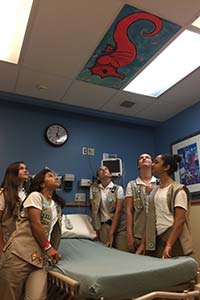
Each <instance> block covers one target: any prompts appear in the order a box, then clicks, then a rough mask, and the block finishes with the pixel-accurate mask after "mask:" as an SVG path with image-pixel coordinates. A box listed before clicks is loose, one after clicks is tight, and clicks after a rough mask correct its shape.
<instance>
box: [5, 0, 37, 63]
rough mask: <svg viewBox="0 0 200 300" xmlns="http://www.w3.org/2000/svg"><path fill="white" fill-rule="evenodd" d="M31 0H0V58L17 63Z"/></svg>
mask: <svg viewBox="0 0 200 300" xmlns="http://www.w3.org/2000/svg"><path fill="white" fill-rule="evenodd" d="M32 3H33V0H0V8H1V9H0V37H1V47H0V60H4V61H7V62H11V63H14V64H17V63H18V60H19V56H20V51H21V48H22V43H23V40H24V35H25V31H26V26H27V23H28V18H29V15H30V11H31V7H32Z"/></svg>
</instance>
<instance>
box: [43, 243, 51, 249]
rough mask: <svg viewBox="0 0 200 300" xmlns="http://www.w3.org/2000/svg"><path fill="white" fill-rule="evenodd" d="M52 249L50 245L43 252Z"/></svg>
mask: <svg viewBox="0 0 200 300" xmlns="http://www.w3.org/2000/svg"><path fill="white" fill-rule="evenodd" d="M51 248H52V246H51V244H50V243H49V245H48V246H47V247H45V248H43V250H44V251H47V250H49V249H51Z"/></svg>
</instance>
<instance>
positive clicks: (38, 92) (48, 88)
mask: <svg viewBox="0 0 200 300" xmlns="http://www.w3.org/2000/svg"><path fill="white" fill-rule="evenodd" d="M70 84H71V80H67V79H66V78H63V77H58V76H51V75H48V74H46V73H41V72H40V73H39V72H35V71H32V70H30V69H27V68H22V70H21V72H20V75H19V78H18V82H17V87H16V93H18V94H22V95H26V96H31V97H35V98H42V99H48V100H53V101H60V99H61V97H63V95H64V93H65V91H66V89H67V88H68V86H69V85H70Z"/></svg>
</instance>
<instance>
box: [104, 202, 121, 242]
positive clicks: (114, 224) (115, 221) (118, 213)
mask: <svg viewBox="0 0 200 300" xmlns="http://www.w3.org/2000/svg"><path fill="white" fill-rule="evenodd" d="M122 208H123V200H122V199H118V200H117V203H116V207H115V213H114V215H113V218H112V225H111V227H110V231H109V241H108V242H107V243H106V246H107V247H112V244H113V240H114V233H115V231H116V228H117V225H118V223H119V219H120V217H121V214H122Z"/></svg>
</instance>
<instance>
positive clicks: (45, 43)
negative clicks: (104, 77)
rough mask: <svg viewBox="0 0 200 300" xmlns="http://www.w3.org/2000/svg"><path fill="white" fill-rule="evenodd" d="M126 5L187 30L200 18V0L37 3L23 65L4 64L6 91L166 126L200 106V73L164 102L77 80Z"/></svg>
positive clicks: (1, 86) (0, 78)
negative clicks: (192, 108) (193, 107)
mask: <svg viewBox="0 0 200 300" xmlns="http://www.w3.org/2000/svg"><path fill="white" fill-rule="evenodd" d="M124 4H129V5H132V6H135V7H137V8H140V9H142V10H145V11H147V12H150V13H153V14H155V15H157V16H160V17H163V18H165V19H167V20H170V21H173V22H175V23H177V24H179V25H181V26H182V27H183V28H190V24H191V23H192V22H193V21H194V19H195V18H196V17H197V16H199V15H200V0H142V1H141V0H130V1H123V0H57V1H55V0H34V4H33V8H32V12H31V17H30V21H29V24H28V28H27V32H26V36H25V41H24V44H23V48H22V53H21V56H20V61H19V64H18V65H14V64H10V63H6V62H2V61H1V62H0V70H1V72H0V91H1V92H3V93H4V92H6V93H8V94H9V93H10V94H12V95H13V94H17V95H22V96H25V97H27V101H29V97H31V98H34V99H35V102H36V103H37V101H38V104H39V102H40V101H41V100H40V99H45V100H48V101H49V103H52V102H55V103H62V104H63V105H64V104H65V105H66V107H67V106H68V105H70V106H71V105H73V106H75V107H76V106H77V107H79V108H83V109H85V108H87V109H91V111H93V110H94V111H97V112H100V113H105V112H106V113H112V114H116V118H118V117H119V118H120V116H124V117H128V118H129V119H130V118H133V119H134V118H141V119H145V120H150V121H160V122H163V121H166V120H167V119H169V118H170V117H173V116H175V115H176V114H177V113H179V112H181V111H183V110H184V109H186V108H188V107H190V106H192V105H193V104H195V103H197V102H199V101H200V68H198V69H197V70H195V71H194V72H193V73H192V74H191V75H189V76H187V78H185V79H183V80H182V81H181V82H179V83H178V84H176V85H175V86H174V87H172V88H171V89H170V90H169V91H167V92H166V93H164V94H163V95H161V96H160V97H159V98H158V99H156V98H151V97H147V96H141V95H137V94H132V93H128V92H124V91H121V90H115V89H113V88H107V87H103V86H99V85H95V84H90V83H86V82H83V81H79V80H77V79H76V78H77V76H78V74H79V73H80V71H81V70H82V68H83V67H84V66H85V64H86V63H87V61H88V59H89V58H90V56H91V55H92V53H93V51H94V50H95V48H96V47H97V45H98V44H99V43H100V41H101V39H102V38H103V36H104V34H105V33H106V31H107V30H108V29H109V27H110V25H111V24H112V22H113V21H114V19H115V18H116V16H117V15H118V13H119V11H120V10H121V8H122V7H123V6H124ZM197 32H199V34H200V30H199V31H198V30H197ZM189 55H190V54H189V53H188V57H187V59H188V58H189ZM31 98H30V99H31ZM123 101H132V102H134V103H135V105H133V106H132V107H131V108H126V107H122V106H120V104H121V103H122V102H123Z"/></svg>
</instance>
